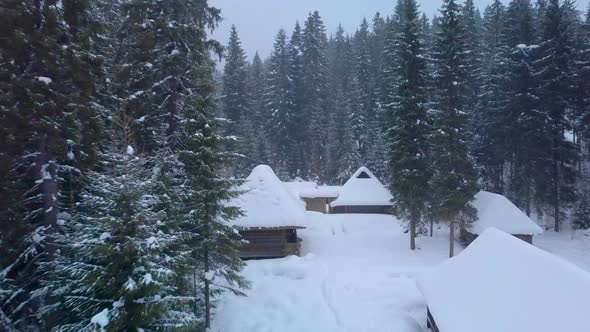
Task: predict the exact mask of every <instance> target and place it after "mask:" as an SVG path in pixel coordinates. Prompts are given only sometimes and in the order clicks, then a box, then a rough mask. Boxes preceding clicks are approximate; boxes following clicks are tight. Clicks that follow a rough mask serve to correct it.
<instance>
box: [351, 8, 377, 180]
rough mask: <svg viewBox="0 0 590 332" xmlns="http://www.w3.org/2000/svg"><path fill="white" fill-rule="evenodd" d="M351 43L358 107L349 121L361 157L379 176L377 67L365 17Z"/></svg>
mask: <svg viewBox="0 0 590 332" xmlns="http://www.w3.org/2000/svg"><path fill="white" fill-rule="evenodd" d="M353 46H354V61H353V65H354V74H355V76H356V79H357V81H358V85H357V88H358V98H359V99H358V102H359V103H358V105H359V107H360V108H359V109H358V110H357V111H355V113H354V115H355V116H356V117H357V120H356V123H355V124H354V125H353V134H354V137H355V140H356V141H357V142H358V147H359V154H360V156H361V160H363V161H364V163H365V165H366V166H367V167H369V168H370V169H371V170H372V171H373V173H374V174H375V175H376V176H377V177H379V178H383V176H384V174H385V166H384V160H385V156H384V152H383V151H384V149H383V148H382V147H383V146H384V139H383V122H382V121H381V119H380V118H379V117H378V114H377V106H378V102H377V100H378V94H377V92H378V90H377V86H376V83H377V81H376V77H377V76H376V74H375V73H376V71H377V69H376V68H375V63H374V62H373V61H372V57H371V35H370V31H369V23H368V22H367V20H366V19H363V21H362V22H361V25H360V28H359V30H358V31H357V32H356V34H355V36H354V39H353Z"/></svg>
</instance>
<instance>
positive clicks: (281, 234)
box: [240, 228, 301, 259]
mask: <svg viewBox="0 0 590 332" xmlns="http://www.w3.org/2000/svg"><path fill="white" fill-rule="evenodd" d="M240 234H241V235H242V237H243V238H244V240H247V241H248V242H249V243H248V244H245V245H244V246H242V247H241V248H240V258H242V259H260V258H279V257H285V256H289V255H299V254H300V248H301V239H299V238H298V237H297V229H295V228H293V229H260V230H244V231H240Z"/></svg>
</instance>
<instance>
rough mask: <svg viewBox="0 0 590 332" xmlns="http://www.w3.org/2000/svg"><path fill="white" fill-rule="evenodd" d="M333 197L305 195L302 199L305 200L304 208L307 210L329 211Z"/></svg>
mask: <svg viewBox="0 0 590 332" xmlns="http://www.w3.org/2000/svg"><path fill="white" fill-rule="evenodd" d="M335 199H336V198H332V197H313V198H311V197H305V198H303V201H304V202H305V209H306V210H307V211H315V212H321V213H330V203H332V202H333V201H334V200H335Z"/></svg>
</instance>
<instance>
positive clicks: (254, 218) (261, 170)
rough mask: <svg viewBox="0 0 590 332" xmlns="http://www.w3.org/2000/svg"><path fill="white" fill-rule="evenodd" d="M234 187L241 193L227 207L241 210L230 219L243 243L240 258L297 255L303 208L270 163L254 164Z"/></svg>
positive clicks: (303, 217) (303, 213) (303, 218)
mask: <svg viewBox="0 0 590 332" xmlns="http://www.w3.org/2000/svg"><path fill="white" fill-rule="evenodd" d="M237 190H238V191H240V192H242V194H241V195H240V196H239V197H237V198H235V199H233V200H232V201H231V203H230V206H237V207H239V208H241V209H242V211H243V212H244V215H243V216H241V217H239V218H237V219H236V220H234V221H233V224H234V226H236V228H237V229H239V232H240V234H241V235H242V237H243V238H244V240H245V242H246V243H244V245H243V246H242V248H241V249H240V257H241V258H243V259H260V258H278V257H285V256H289V255H299V254H300V249H301V239H300V238H299V237H298V236H297V231H298V230H300V229H303V228H305V223H306V214H305V209H304V206H303V204H302V203H301V202H298V201H297V200H296V199H295V198H294V197H293V196H292V195H291V194H290V193H289V192H288V191H287V189H286V188H285V186H284V185H283V183H282V182H281V181H280V180H279V179H278V178H277V176H276V175H275V174H274V172H273V170H272V169H271V168H270V167H269V166H264V165H261V166H257V167H256V168H254V170H253V171H252V173H251V174H250V176H248V178H247V179H246V182H245V183H244V184H243V185H242V186H240V187H239V188H237Z"/></svg>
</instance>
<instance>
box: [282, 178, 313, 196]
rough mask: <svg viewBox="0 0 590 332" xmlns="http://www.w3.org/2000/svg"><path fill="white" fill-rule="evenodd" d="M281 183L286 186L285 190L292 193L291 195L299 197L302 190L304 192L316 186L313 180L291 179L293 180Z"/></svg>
mask: <svg viewBox="0 0 590 332" xmlns="http://www.w3.org/2000/svg"><path fill="white" fill-rule="evenodd" d="M283 185H285V187H286V188H287V190H288V191H289V192H290V193H291V195H293V197H295V198H297V199H299V198H300V197H301V196H300V194H301V193H302V192H306V191H309V190H315V189H316V188H317V187H318V184H317V183H315V182H313V181H302V180H301V181H293V182H283Z"/></svg>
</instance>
